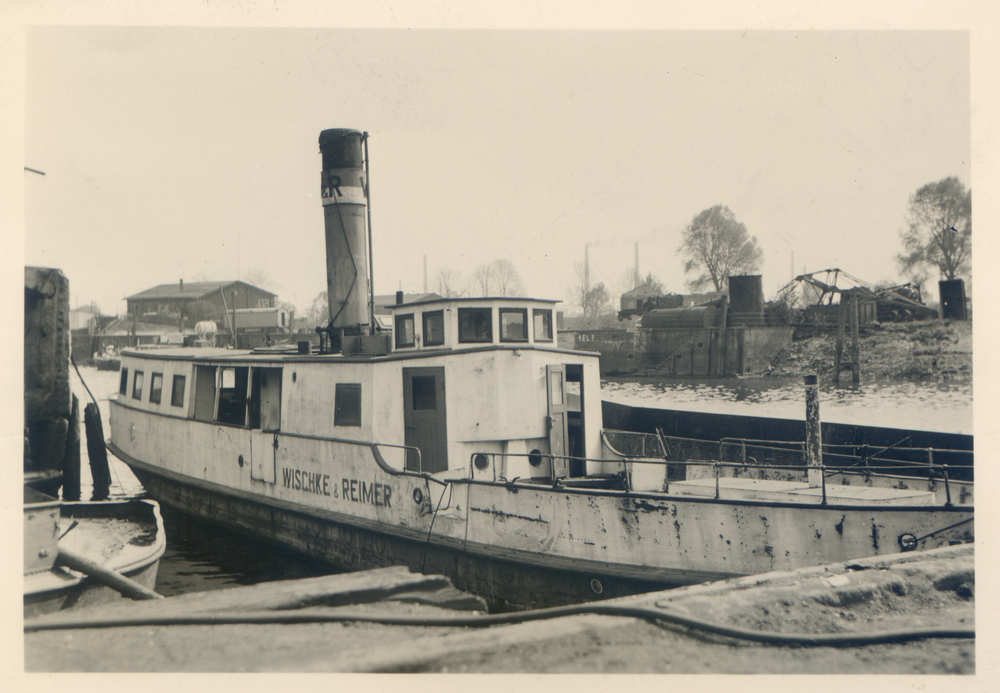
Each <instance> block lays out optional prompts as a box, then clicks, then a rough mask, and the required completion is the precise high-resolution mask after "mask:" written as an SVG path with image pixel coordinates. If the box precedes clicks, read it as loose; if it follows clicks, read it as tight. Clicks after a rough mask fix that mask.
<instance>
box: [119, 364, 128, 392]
mask: <svg viewBox="0 0 1000 693" xmlns="http://www.w3.org/2000/svg"><path fill="white" fill-rule="evenodd" d="M118 394H119V395H123V396H124V395H127V394H128V368H122V379H121V382H120V383H119V384H118Z"/></svg>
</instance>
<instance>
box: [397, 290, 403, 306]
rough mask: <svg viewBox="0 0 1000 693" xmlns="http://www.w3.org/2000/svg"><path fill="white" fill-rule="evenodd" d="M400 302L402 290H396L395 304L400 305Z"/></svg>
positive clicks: (401, 301) (401, 300)
mask: <svg viewBox="0 0 1000 693" xmlns="http://www.w3.org/2000/svg"><path fill="white" fill-rule="evenodd" d="M402 303H403V292H402V291H397V292H396V305H397V306H398V305H400V304H402Z"/></svg>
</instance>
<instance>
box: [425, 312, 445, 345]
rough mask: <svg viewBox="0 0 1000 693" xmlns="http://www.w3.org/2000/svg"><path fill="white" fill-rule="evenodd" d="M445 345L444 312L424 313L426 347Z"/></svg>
mask: <svg viewBox="0 0 1000 693" xmlns="http://www.w3.org/2000/svg"><path fill="white" fill-rule="evenodd" d="M442 344H444V311H443V310H435V311H433V312H431V313H424V346H441V345H442Z"/></svg>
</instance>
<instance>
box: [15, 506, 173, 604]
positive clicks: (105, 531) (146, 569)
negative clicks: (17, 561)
mask: <svg viewBox="0 0 1000 693" xmlns="http://www.w3.org/2000/svg"><path fill="white" fill-rule="evenodd" d="M60 510H61V520H60V526H59V533H60V535H62V536H61V538H60V540H59V546H60V547H62V546H63V545H66V546H70V547H71V548H72V549H73V550H74V552H75V553H77V554H78V555H83V556H85V557H87V558H90V559H92V560H94V561H95V562H97V563H100V564H102V565H103V566H104V567H105V568H108V569H111V570H115V571H117V572H119V573H121V574H122V575H124V576H125V577H127V578H129V579H130V580H132V581H133V582H136V583H138V584H140V585H142V586H143V587H145V588H147V589H149V590H155V587H156V576H157V573H158V571H159V564H160V558H161V557H162V556H163V553H164V551H165V549H166V536H165V533H164V529H163V520H162V518H161V516H160V512H159V506H158V505H157V504H156V503H155V502H154V501H149V500H129V501H110V502H99V503H93V502H82V503H63V504H61V508H60ZM74 522H75V523H77V524H76V525H74V524H73V523H74ZM96 525H103V526H101V527H97V526H96ZM75 533H79V536H74V534H75ZM84 535H86V536H84ZM71 539H77V541H76V542H75V543H73V542H71V541H70V540H71ZM49 560H50V562H51V560H52V559H49ZM121 599H125V597H123V596H122V595H121V594H120V593H119V592H118V591H116V590H114V589H112V588H111V587H108V586H106V585H104V584H102V583H100V582H98V581H97V580H95V579H94V578H91V577H88V576H85V575H83V574H81V573H78V572H76V571H73V570H69V569H68V568H66V567H64V566H61V565H59V564H58V562H57V563H56V564H55V565H52V566H51V567H48V568H47V569H38V570H32V571H28V572H26V574H25V576H24V617H25V618H30V617H33V616H40V615H42V614H47V613H51V612H53V611H59V610H62V609H75V608H84V607H92V606H100V605H103V604H109V603H113V602H116V601H119V600H121Z"/></svg>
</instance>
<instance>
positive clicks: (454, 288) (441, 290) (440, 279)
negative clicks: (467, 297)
mask: <svg viewBox="0 0 1000 693" xmlns="http://www.w3.org/2000/svg"><path fill="white" fill-rule="evenodd" d="M461 277H462V275H461V273H460V272H456V271H455V270H453V269H451V268H449V267H442V268H441V269H439V270H438V271H437V276H436V277H435V279H434V283H435V291H437V293H438V295H439V296H443V297H444V298H455V297H458V296H461V295H462V293H463V292H462V290H461V289H460V288H459V282H460V281H461Z"/></svg>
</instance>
